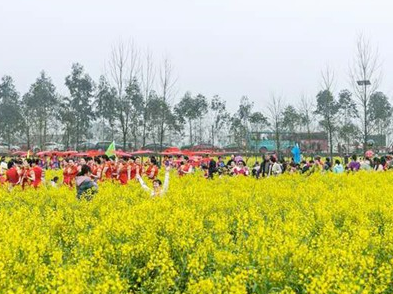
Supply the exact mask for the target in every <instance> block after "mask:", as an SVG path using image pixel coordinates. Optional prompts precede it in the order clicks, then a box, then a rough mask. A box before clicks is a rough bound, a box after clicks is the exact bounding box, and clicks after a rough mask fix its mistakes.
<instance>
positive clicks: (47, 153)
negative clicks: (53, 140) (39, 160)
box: [36, 151, 62, 156]
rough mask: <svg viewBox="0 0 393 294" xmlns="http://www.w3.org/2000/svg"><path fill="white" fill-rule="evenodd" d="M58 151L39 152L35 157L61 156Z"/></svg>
mask: <svg viewBox="0 0 393 294" xmlns="http://www.w3.org/2000/svg"><path fill="white" fill-rule="evenodd" d="M61 154H62V153H61V152H60V151H40V152H38V153H37V154H36V155H37V156H52V155H61Z"/></svg>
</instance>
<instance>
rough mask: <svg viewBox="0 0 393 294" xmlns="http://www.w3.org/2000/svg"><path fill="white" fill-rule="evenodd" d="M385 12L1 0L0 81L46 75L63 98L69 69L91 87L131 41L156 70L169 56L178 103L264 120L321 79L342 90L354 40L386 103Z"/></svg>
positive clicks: (306, 4) (306, 1)
mask: <svg viewBox="0 0 393 294" xmlns="http://www.w3.org/2000/svg"><path fill="white" fill-rule="evenodd" d="M392 11H393V3H392V2H391V1H388V0H383V1H382V0H381V1H378V0H376V1H370V0H368V1H365V0H358V1H353V0H341V1H338V0H330V1H315V0H314V1H311V0H299V1H296V0H292V1H290V0H283V1H265V0H260V1H257V0H243V1H240V0H239V1H235V0H198V1H196V0H195V1H188V0H161V1H158V0H151V1H149V0H145V1H132V0H130V1H126V0H112V1H104V0H95V1H93V0H78V1H77V0H68V1H65V0H57V1H50V0H0V40H1V42H0V76H3V75H5V74H9V75H11V76H12V77H13V78H14V79H15V81H16V85H17V88H18V90H19V91H20V92H21V93H24V92H25V91H27V90H28V88H29V85H30V84H31V83H33V82H34V80H35V79H36V77H37V76H38V74H39V72H40V71H41V70H42V69H44V70H45V71H46V72H47V73H48V74H49V75H50V76H51V77H52V78H53V81H54V83H55V85H56V87H57V88H58V90H59V92H60V93H62V94H67V92H66V88H65V86H64V78H65V76H66V75H68V74H69V73H70V69H71V64H72V63H73V62H80V63H81V64H83V65H84V66H85V68H86V70H87V72H88V73H89V74H90V75H91V76H92V77H93V78H94V79H95V80H97V79H98V77H99V75H100V74H101V73H103V72H104V65H105V62H106V61H107V60H108V59H109V55H110V51H111V47H112V45H114V44H116V42H117V41H118V40H119V39H123V40H131V39H133V40H134V41H135V42H136V43H137V45H138V46H139V47H140V48H142V49H143V48H147V47H149V48H150V49H151V51H152V52H153V54H154V57H155V58H156V60H157V61H159V60H160V59H161V58H162V57H163V56H164V55H169V56H170V58H171V60H172V64H173V66H174V68H175V72H176V76H177V77H178V82H177V90H178V98H179V97H180V96H181V95H183V93H184V92H185V91H187V90H190V91H191V92H192V93H194V94H197V93H199V92H200V93H202V94H204V95H206V96H208V97H211V96H213V95H214V94H219V95H220V96H221V97H222V98H224V99H226V100H227V101H228V106H229V108H230V109H231V110H235V109H236V108H237V105H238V101H239V100H240V97H241V96H242V95H247V96H249V98H250V99H251V100H252V101H254V102H255V103H256V108H257V109H259V110H263V107H264V105H266V103H267V102H268V101H269V95H270V94H271V93H276V94H278V95H282V96H283V97H284V98H285V99H286V101H287V102H292V103H296V101H298V100H299V97H300V94H301V93H305V94H306V95H308V96H311V97H315V95H316V93H317V91H318V89H319V82H320V71H321V69H322V68H324V67H325V65H326V64H330V66H331V67H332V68H333V69H334V70H335V72H336V77H337V82H336V91H338V90H340V89H342V88H346V87H349V83H348V66H349V63H350V61H351V59H352V57H353V55H354V52H355V40H356V36H357V35H358V34H359V33H360V32H364V33H365V34H366V35H367V36H368V37H370V38H371V40H372V42H373V44H375V46H376V47H378V48H379V53H380V57H381V60H382V61H383V72H384V79H383V83H382V85H381V90H383V91H384V92H385V93H386V94H388V95H389V96H391V94H393V91H392V90H393V87H392V83H391V82H390V81H392V79H393V54H392V52H393V39H392V29H393V17H392Z"/></svg>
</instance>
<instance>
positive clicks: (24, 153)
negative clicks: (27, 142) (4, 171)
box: [11, 151, 27, 156]
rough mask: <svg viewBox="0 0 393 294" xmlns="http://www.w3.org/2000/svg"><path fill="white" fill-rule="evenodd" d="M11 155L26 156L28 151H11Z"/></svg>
mask: <svg viewBox="0 0 393 294" xmlns="http://www.w3.org/2000/svg"><path fill="white" fill-rule="evenodd" d="M11 155H15V156H26V155H27V152H26V151H15V152H13V153H11Z"/></svg>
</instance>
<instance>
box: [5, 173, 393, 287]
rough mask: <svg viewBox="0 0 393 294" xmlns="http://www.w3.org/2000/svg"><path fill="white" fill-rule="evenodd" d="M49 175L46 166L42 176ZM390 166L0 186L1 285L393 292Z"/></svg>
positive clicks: (392, 202) (51, 174)
mask: <svg viewBox="0 0 393 294" xmlns="http://www.w3.org/2000/svg"><path fill="white" fill-rule="evenodd" d="M52 176H53V172H49V173H48V175H47V177H48V178H50V177H52ZM392 181H393V173H391V172H386V173H366V172H359V173H357V174H342V175H333V174H324V175H321V174H315V175H311V176H309V177H305V176H299V175H292V176H290V175H283V176H281V177H271V178H268V179H262V180H255V179H252V178H247V177H237V178H226V177H224V178H220V179H219V178H217V179H215V180H212V181H209V180H204V179H202V178H201V175H194V176H187V177H183V178H181V179H179V178H177V177H176V176H175V175H173V176H172V177H171V183H170V187H169V190H168V192H167V193H166V194H165V196H163V197H156V198H152V197H150V194H149V193H146V192H145V191H144V190H143V189H141V187H140V186H139V183H137V182H132V183H130V184H129V185H127V186H120V185H118V184H114V183H110V182H108V183H103V184H101V185H100V189H99V193H98V194H96V195H95V196H94V197H93V199H92V200H91V201H85V200H82V201H78V200H77V199H76V196H75V194H76V192H75V191H74V190H69V189H68V188H67V187H61V188H59V189H56V188H52V187H42V188H41V189H39V190H34V189H29V190H26V191H22V190H20V189H18V188H16V189H14V190H13V191H12V192H8V191H7V190H6V189H3V188H0V293H392V292H393V282H392V280H393V279H392V278H393V230H392V227H393V214H392V211H393V210H392V209H393V185H392V184H391V182H392Z"/></svg>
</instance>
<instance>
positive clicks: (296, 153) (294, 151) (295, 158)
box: [291, 144, 301, 164]
mask: <svg viewBox="0 0 393 294" xmlns="http://www.w3.org/2000/svg"><path fill="white" fill-rule="evenodd" d="M291 152H292V154H293V161H294V162H295V163H296V164H298V163H300V160H301V153H300V148H299V145H298V144H296V145H295V146H293V148H292V150H291Z"/></svg>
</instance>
